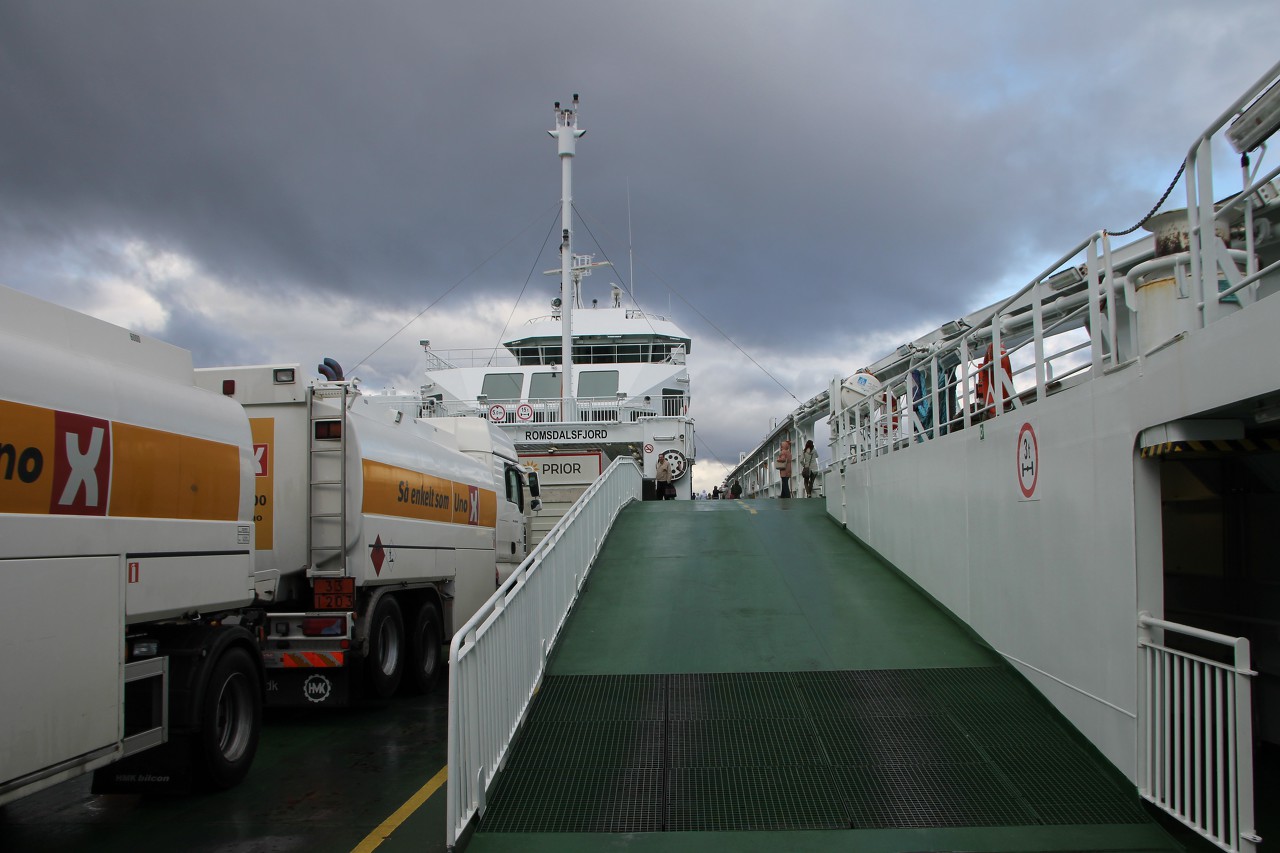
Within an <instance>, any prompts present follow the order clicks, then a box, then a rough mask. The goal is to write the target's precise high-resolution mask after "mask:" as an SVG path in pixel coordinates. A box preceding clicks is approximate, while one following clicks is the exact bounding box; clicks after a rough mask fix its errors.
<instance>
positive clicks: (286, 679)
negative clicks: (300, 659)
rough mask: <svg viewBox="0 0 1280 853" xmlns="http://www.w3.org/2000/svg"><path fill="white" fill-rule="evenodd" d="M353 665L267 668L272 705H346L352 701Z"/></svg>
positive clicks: (297, 706) (267, 695) (268, 695)
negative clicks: (317, 667) (327, 667)
mask: <svg viewBox="0 0 1280 853" xmlns="http://www.w3.org/2000/svg"><path fill="white" fill-rule="evenodd" d="M351 672H352V670H351V668H350V667H334V668H332V669H301V668H299V669H289V668H271V669H268V670H267V692H266V697H265V698H266V705H267V707H268V708H322V707H326V708H329V707H332V708H339V707H346V706H347V705H350V704H351V681H352V675H351Z"/></svg>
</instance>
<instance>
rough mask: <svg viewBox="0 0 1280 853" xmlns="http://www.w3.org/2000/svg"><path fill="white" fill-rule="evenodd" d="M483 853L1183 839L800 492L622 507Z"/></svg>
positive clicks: (554, 664)
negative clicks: (1170, 831)
mask: <svg viewBox="0 0 1280 853" xmlns="http://www.w3.org/2000/svg"><path fill="white" fill-rule="evenodd" d="M463 840H464V841H468V840H467V839H463ZM466 849H468V850H471V851H481V853H491V851H509V850H510V851H514V850H522V851H528V850H543V849H545V850H600V849H628V850H712V849H725V850H780V849H785V850H833V849H857V850H958V849H964V850H1065V849H1070V850H1177V849H1182V846H1181V844H1180V843H1179V841H1177V840H1175V839H1174V838H1173V837H1171V836H1170V835H1168V834H1166V832H1165V831H1164V829H1162V828H1161V826H1160V825H1158V824H1157V823H1156V822H1155V821H1154V820H1153V819H1152V818H1151V817H1150V816H1148V814H1147V812H1146V811H1145V810H1144V808H1143V807H1142V806H1141V805H1140V799H1139V797H1138V794H1137V793H1136V791H1135V790H1134V788H1133V786H1132V785H1131V784H1130V783H1128V782H1127V780H1125V779H1124V778H1123V776H1121V775H1120V774H1119V773H1118V771H1116V770H1115V769H1114V768H1113V767H1112V766H1111V765H1110V764H1109V763H1108V762H1107V761H1106V760H1105V759H1104V758H1102V757H1101V756H1100V755H1098V754H1097V753H1096V752H1095V751H1094V749H1093V748H1092V746H1091V745H1089V743H1088V742H1087V741H1086V740H1085V739H1084V738H1083V737H1081V736H1080V735H1079V734H1078V733H1076V732H1075V731H1074V729H1072V727H1071V726H1070V724H1068V723H1067V722H1066V721H1065V720H1064V719H1063V718H1062V717H1061V716H1060V715H1059V714H1058V713H1057V712H1056V711H1055V710H1054V709H1053V708H1052V707H1051V706H1050V705H1049V704H1048V703H1047V702H1046V701H1045V700H1044V699H1043V698H1041V697H1040V696H1039V694H1037V693H1036V692H1035V691H1034V690H1033V689H1032V688H1031V687H1030V686H1029V685H1027V684H1026V683H1025V682H1024V681H1023V679H1022V678H1021V676H1019V675H1017V674H1016V673H1015V672H1014V671H1013V669H1012V668H1011V667H1010V666H1009V665H1008V664H1007V663H1006V662H1004V661H1003V660H1002V659H1001V658H1000V657H999V656H998V655H997V654H995V653H994V652H993V651H991V650H990V649H989V648H988V647H986V646H985V645H984V644H983V643H982V642H981V641H979V640H978V639H977V638H976V637H975V636H974V635H973V634H972V633H971V632H970V631H969V630H968V629H967V628H966V627H965V626H963V625H962V624H961V623H959V622H957V621H955V620H954V619H953V618H952V617H951V616H950V615H949V614H948V613H947V612H946V611H944V610H943V609H941V608H939V607H937V606H936V605H935V604H934V603H933V602H931V601H930V600H929V599H928V598H927V597H926V596H925V595H923V594H922V593H921V592H920V591H919V590H918V589H917V588H916V587H914V585H912V584H911V583H910V582H909V581H907V580H906V579H905V578H904V577H903V576H901V575H900V574H898V573H897V572H896V571H894V570H893V569H891V568H889V567H888V566H887V565H886V564H884V563H883V562H882V561H880V560H879V559H878V558H877V557H876V556H875V555H874V554H872V553H870V552H868V551H867V550H866V549H865V548H863V547H862V546H861V545H859V544H858V543H857V542H855V541H854V540H853V538H852V537H850V536H849V535H848V534H847V533H845V532H844V531H843V530H842V529H841V528H840V527H839V525H837V524H836V523H835V522H834V521H833V520H832V519H831V518H830V517H829V516H828V515H827V514H826V512H825V506H824V504H823V502H822V501H820V500H803V499H795V500H790V501H788V500H752V501H693V502H674V503H672V502H664V503H638V504H631V505H630V506H629V507H627V508H626V509H624V510H623V512H622V513H621V514H620V515H619V517H618V520H617V522H616V523H615V525H614V527H613V529H612V531H611V533H610V536H609V539H608V541H607V543H606V545H605V547H604V549H603V551H602V552H601V554H600V556H599V558H598V559H597V563H596V566H595V568H594V569H593V570H592V574H591V575H590V577H589V580H588V583H587V585H586V588H585V591H584V593H583V594H582V596H581V597H580V599H579V601H578V603H577V605H576V606H575V609H574V611H573V612H572V614H571V615H570V617H569V619H568V621H567V623H566V625H565V628H564V632H563V634H562V636H561V640H560V641H559V644H558V646H557V648H556V651H555V652H554V654H553V656H552V658H551V660H550V662H549V663H548V666H547V670H546V676H545V678H544V681H543V684H542V686H541V688H540V690H539V692H538V695H537V696H536V697H535V699H534V701H533V702H532V704H531V706H530V710H529V714H528V718H527V720H526V722H525V723H524V725H523V727H522V729H521V731H520V733H519V734H518V735H517V737H516V739H515V741H514V743H513V745H512V748H511V751H510V753H509V755H508V758H507V761H506V765H505V768H504V769H503V770H502V771H501V772H500V773H499V774H498V776H497V778H496V779H495V781H494V785H493V789H492V792H491V794H490V795H489V801H488V807H487V809H486V810H485V811H484V813H483V816H482V817H481V819H480V820H479V822H478V825H477V826H476V829H475V832H474V834H473V835H472V836H471V837H470V839H469V841H468V843H467V846H466Z"/></svg>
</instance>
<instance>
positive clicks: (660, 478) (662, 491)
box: [654, 454, 675, 501]
mask: <svg viewBox="0 0 1280 853" xmlns="http://www.w3.org/2000/svg"><path fill="white" fill-rule="evenodd" d="M654 480H655V481H656V486H657V488H656V489H655V491H657V493H658V500H660V501H665V500H666V499H667V498H668V497H671V498H674V497H675V487H674V486H673V485H672V483H671V463H670V462H668V461H667V457H665V456H663V455H662V454H658V462H657V467H656V468H655V470H654Z"/></svg>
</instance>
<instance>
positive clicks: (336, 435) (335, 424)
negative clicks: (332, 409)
mask: <svg viewBox="0 0 1280 853" xmlns="http://www.w3.org/2000/svg"><path fill="white" fill-rule="evenodd" d="M316 438H317V439H320V440H322V441H323V440H326V439H332V440H337V439H340V438H342V421H316Z"/></svg>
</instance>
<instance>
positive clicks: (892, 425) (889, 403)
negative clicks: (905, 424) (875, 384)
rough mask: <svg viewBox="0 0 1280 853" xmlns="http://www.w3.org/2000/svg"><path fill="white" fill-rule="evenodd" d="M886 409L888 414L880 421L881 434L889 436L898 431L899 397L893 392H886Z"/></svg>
mask: <svg viewBox="0 0 1280 853" xmlns="http://www.w3.org/2000/svg"><path fill="white" fill-rule="evenodd" d="M885 401H886V403H885V409H886V410H887V412H888V414H887V415H886V416H885V418H884V420H882V421H880V434H881V435H888V434H889V433H891V432H896V431H897V429H898V395H897V394H894V393H893V392H892V391H886V392H885Z"/></svg>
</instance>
